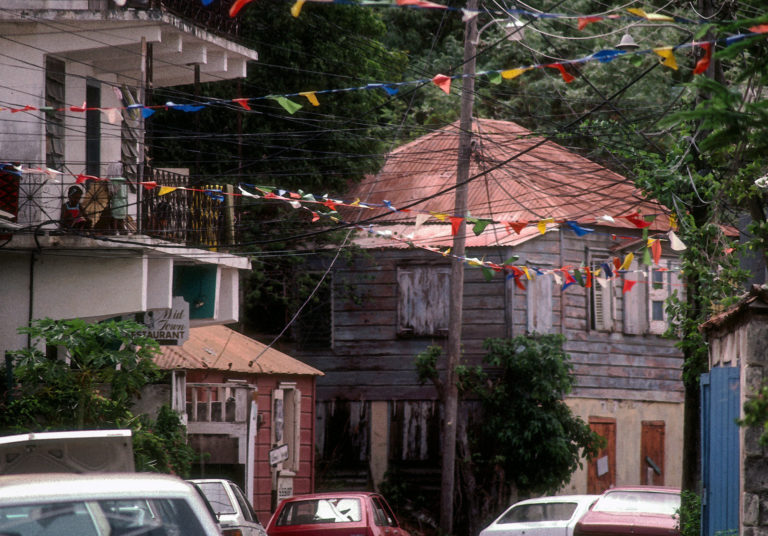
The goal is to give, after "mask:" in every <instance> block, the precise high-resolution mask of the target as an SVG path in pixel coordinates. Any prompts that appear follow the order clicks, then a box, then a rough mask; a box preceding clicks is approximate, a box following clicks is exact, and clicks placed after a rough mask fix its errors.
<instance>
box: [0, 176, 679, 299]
mask: <svg viewBox="0 0 768 536" xmlns="http://www.w3.org/2000/svg"><path fill="white" fill-rule="evenodd" d="M0 169H2V170H3V171H5V172H12V173H16V174H19V175H21V174H41V173H43V174H46V175H48V176H51V177H59V176H61V175H65V173H63V172H60V171H56V170H52V169H49V168H29V167H22V166H16V165H13V164H8V163H6V164H0ZM73 176H74V177H75V183H76V184H82V183H85V182H86V181H93V180H95V181H105V182H108V181H109V180H110V179H108V178H101V177H95V176H91V175H84V174H78V175H73ZM134 184H135V185H137V186H141V187H143V188H144V189H146V190H154V189H158V192H157V195H158V196H164V195H168V194H170V193H172V192H174V191H177V190H182V191H185V190H186V191H194V192H201V193H203V194H205V195H208V196H210V197H212V198H213V199H214V200H217V201H223V200H224V196H226V195H231V196H244V197H249V198H256V199H264V200H277V201H284V202H286V203H288V204H289V205H290V206H291V207H293V208H294V209H305V210H309V211H310V212H311V213H312V221H313V222H316V221H319V220H320V219H323V218H324V219H327V220H330V221H332V222H334V223H336V224H345V225H347V226H349V227H353V228H355V229H356V230H358V231H360V232H363V233H367V234H369V235H371V236H373V237H375V238H381V239H386V240H393V241H397V242H400V243H402V244H404V245H406V246H407V247H409V248H416V249H421V250H424V251H427V252H430V253H435V254H439V255H442V256H443V257H448V258H452V259H455V260H457V261H459V262H462V263H465V264H466V265H468V266H470V267H478V268H480V269H482V271H483V274H484V276H485V277H486V278H487V279H491V278H492V277H493V275H494V274H495V273H499V272H503V273H506V274H507V277H508V278H513V279H514V283H515V285H516V286H517V287H518V288H520V289H521V290H525V289H526V287H525V283H524V282H525V281H533V280H535V279H536V277H537V276H542V275H551V276H552V278H553V279H554V281H555V282H556V283H557V284H558V285H559V286H561V287H562V290H565V289H567V288H568V287H569V286H570V285H573V284H578V285H579V286H581V287H585V288H589V287H591V286H592V281H593V280H595V281H598V282H599V283H600V284H601V285H603V286H605V285H606V284H607V281H610V280H612V279H616V278H618V276H619V275H624V283H623V289H622V290H623V292H625V293H626V292H630V291H631V290H632V288H633V287H634V285H635V284H637V283H638V282H640V280H639V279H635V280H633V279H628V278H627V277H626V274H628V273H632V272H637V273H644V272H643V271H642V270H631V265H632V263H633V261H634V260H635V256H636V254H637V255H638V256H639V255H642V257H641V260H642V264H644V265H646V266H655V268H654V269H655V270H658V271H670V269H669V268H664V267H661V266H660V260H661V255H662V245H661V242H662V241H665V242H666V241H668V242H669V243H670V247H671V249H672V250H674V251H682V250H685V249H686V246H685V244H684V243H683V242H682V241H681V240H680V239H679V238H678V237H677V235H676V234H675V232H674V230H673V229H674V228H676V225H675V221H674V218H672V217H670V227H671V229H670V230H669V231H667V232H665V233H657V234H655V235H654V236H649V232H648V228H649V227H650V225H651V224H652V222H653V221H654V219H655V217H656V216H655V215H646V216H642V215H640V214H639V213H637V212H635V213H633V214H628V215H623V216H616V217H615V218H614V217H612V216H608V215H603V216H600V217H596V218H595V221H596V223H600V222H612V223H615V222H616V219H619V218H621V219H626V220H627V221H628V222H630V223H632V224H633V225H634V226H635V227H636V228H638V229H641V230H642V239H641V240H642V242H643V244H644V245H643V246H642V247H641V248H639V249H638V250H636V251H635V252H630V253H628V254H627V255H626V256H625V257H624V259H623V260H622V259H621V258H620V257H618V256H616V257H613V258H612V259H611V261H607V262H604V263H602V264H601V265H600V266H599V267H598V266H592V267H590V266H586V265H582V266H576V267H574V266H562V267H560V268H554V269H552V268H545V269H542V268H539V267H533V266H525V265H516V264H514V263H515V261H516V260H517V257H513V258H511V259H508V260H507V261H505V262H504V263H503V264H498V263H494V262H491V261H487V260H485V259H479V258H474V257H466V256H455V255H453V254H451V248H447V249H444V250H440V248H437V247H431V246H425V245H419V244H417V243H416V242H415V237H414V235H415V232H416V231H417V230H418V228H419V227H420V226H421V225H422V224H424V223H426V221H427V220H428V219H429V218H430V217H434V218H435V219H436V220H437V221H438V222H443V223H446V222H450V224H451V235H454V236H455V235H456V233H457V232H458V230H459V228H460V226H461V224H462V223H467V224H468V225H472V229H473V232H474V233H475V235H480V234H481V233H482V232H483V231H484V230H485V228H486V227H487V226H488V225H489V224H502V225H504V227H505V228H506V229H507V233H508V234H510V233H512V232H516V233H517V234H520V233H521V232H522V230H523V229H525V228H526V227H529V226H535V227H536V228H537V229H538V231H539V233H540V234H545V233H547V232H549V231H553V230H559V229H561V228H563V229H566V230H570V231H572V232H574V234H575V235H576V236H579V237H581V236H584V235H586V234H589V233H595V232H596V231H595V229H589V228H585V227H583V226H581V225H579V224H578V223H577V222H575V221H569V220H557V219H555V218H546V219H542V220H538V221H536V222H527V221H495V220H492V219H479V218H472V217H459V216H455V215H450V214H448V213H441V212H432V211H416V210H413V209H397V208H395V207H393V206H392V205H391V203H389V202H387V201H384V202H383V203H364V202H361V201H360V200H359V199H356V200H355V201H352V202H349V201H344V200H340V199H334V198H331V197H329V196H328V195H327V194H325V195H322V196H318V195H315V194H311V193H304V192H302V191H298V192H293V191H289V190H283V189H280V188H277V187H272V186H257V185H253V184H245V183H243V184H240V185H238V190H239V193H234V192H224V191H223V190H221V189H217V188H190V187H168V186H158V184H157V183H156V182H155V181H140V182H135V183H134ZM249 189H250V190H254V191H255V192H256V193H254V191H249ZM307 204H310V205H311V204H319V205H322V206H324V207H326V208H328V209H329V211H328V212H321V211H317V210H313V209H311V208H308V207H307V206H306V205H307ZM340 206H344V207H355V208H360V209H382V208H384V209H386V210H389V211H392V212H403V213H415V214H416V217H417V221H416V224H415V225H414V232H413V233H410V234H408V235H406V236H400V235H398V234H397V233H396V232H393V231H391V230H379V229H376V228H375V227H374V225H372V224H369V225H368V226H363V225H358V224H354V223H349V222H345V221H343V220H342V219H341V218H340V217H339V213H338V212H337V210H336V209H337V208H338V207H340ZM598 234H606V235H610V236H611V238H612V239H613V240H617V239H624V240H638V238H637V237H636V236H621V235H618V234H615V233H598Z"/></svg>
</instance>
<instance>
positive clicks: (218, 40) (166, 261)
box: [0, 0, 257, 352]
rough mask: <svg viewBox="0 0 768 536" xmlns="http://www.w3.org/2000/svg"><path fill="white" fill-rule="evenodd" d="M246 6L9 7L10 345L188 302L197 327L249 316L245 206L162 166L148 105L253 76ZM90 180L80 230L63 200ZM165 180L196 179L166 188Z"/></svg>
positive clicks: (0, 125)
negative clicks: (74, 324)
mask: <svg viewBox="0 0 768 536" xmlns="http://www.w3.org/2000/svg"><path fill="white" fill-rule="evenodd" d="M231 4H232V0H217V2H214V3H212V4H211V5H210V6H204V5H203V4H202V2H200V0H194V1H193V0H4V1H3V2H2V7H0V64H1V65H2V69H1V71H2V73H3V77H2V78H3V82H2V83H0V351H1V352H5V351H8V350H15V349H18V348H22V347H24V346H26V345H27V344H28V341H27V337H26V336H21V335H19V334H18V332H17V330H18V328H19V327H22V326H25V325H27V324H28V323H29V321H30V320H33V319H37V318H43V317H49V318H54V319H68V318H83V319H88V320H93V321H98V320H101V319H106V318H113V317H117V316H125V315H133V314H136V313H139V314H140V313H143V312H147V311H150V310H155V311H156V310H159V309H162V310H168V309H170V308H171V307H172V304H173V301H174V297H179V296H181V297H183V298H184V300H185V301H186V302H187V303H189V318H190V325H191V326H200V325H209V324H225V323H230V322H234V321H236V320H237V318H238V309H239V303H238V293H239V291H238V281H239V277H238V273H239V271H241V270H245V269H248V268H250V262H249V260H248V259H246V258H243V257H239V256H237V255H233V254H228V253H225V252H224V251H226V246H227V244H229V243H231V241H232V235H231V234H226V233H225V232H224V229H227V228H228V229H231V228H232V226H231V225H226V224H227V222H228V221H229V222H230V223H231V220H228V219H227V218H228V217H230V218H231V216H230V214H232V212H233V211H232V210H231V205H229V204H228V200H229V199H225V200H224V201H221V199H212V198H211V196H207V195H205V193H204V192H203V193H201V192H200V191H195V190H193V189H192V188H189V189H187V188H185V187H186V186H190V184H189V183H188V180H189V179H188V176H187V175H188V174H187V173H186V172H185V170H174V171H173V172H171V171H169V170H158V169H153V168H151V167H150V166H147V165H146V161H145V158H144V154H145V151H144V147H145V144H146V142H147V140H145V129H144V127H145V125H144V118H143V117H142V113H141V111H142V106H141V104H142V103H144V102H148V101H144V99H145V98H147V91H149V90H151V88H159V87H168V86H175V85H180V84H192V83H194V82H198V81H199V82H206V81H218V80H227V79H233V78H239V77H244V76H245V75H246V64H247V62H248V61H253V60H256V59H257V54H256V52H255V51H253V50H250V49H248V48H246V47H243V46H241V45H238V44H237V43H236V42H235V40H234V39H235V36H236V30H237V24H238V22H237V19H233V18H230V17H228V15H227V9H228V7H229V5H231ZM85 176H88V178H87V179H86V177H85ZM120 177H122V178H123V179H124V180H120V179H119V178H120ZM116 178H117V179H118V180H111V179H116ZM107 179H110V180H107ZM149 182H152V183H156V184H157V187H152V188H149V187H147V186H146V184H147V183H149ZM75 184H79V185H80V189H81V193H82V201H81V207H80V209H79V210H80V214H79V215H80V216H86V217H87V218H88V220H89V221H88V222H87V223H86V224H85V225H82V226H79V225H76V226H75V227H74V228H71V227H70V226H69V224H64V225H62V223H61V220H62V207H63V205H64V204H65V203H67V201H68V200H67V192H68V190H69V189H70V188H71V187H72V186H73V185H75ZM160 186H169V187H174V188H179V187H180V188H179V189H177V190H174V191H172V192H171V193H167V194H166V195H163V196H162V197H161V196H160V195H158V194H159V190H160V188H159V187H160ZM225 197H227V198H230V199H231V197H232V196H225ZM65 212H66V211H65Z"/></svg>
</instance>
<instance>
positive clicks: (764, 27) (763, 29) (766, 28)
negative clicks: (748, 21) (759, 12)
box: [749, 24, 768, 33]
mask: <svg viewBox="0 0 768 536" xmlns="http://www.w3.org/2000/svg"><path fill="white" fill-rule="evenodd" d="M749 31H750V32H753V33H768V24H758V25H757V26H751V27H750V28H749Z"/></svg>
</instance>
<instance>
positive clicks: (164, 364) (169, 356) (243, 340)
mask: <svg viewBox="0 0 768 536" xmlns="http://www.w3.org/2000/svg"><path fill="white" fill-rule="evenodd" d="M161 350H162V353H161V354H160V355H158V356H157V357H155V363H157V365H158V366H159V367H160V368H161V369H165V370H173V369H185V370H201V369H214V370H226V371H232V372H252V373H258V374H299V375H311V376H324V374H323V373H322V372H321V371H319V370H317V369H316V368H313V367H310V366H309V365H306V364H304V363H302V362H301V361H299V360H298V359H295V358H293V357H291V356H289V355H288V354H284V353H282V352H280V351H278V350H275V349H274V348H267V345H265V344H262V343H260V342H259V341H256V340H254V339H251V338H250V337H246V336H245V335H243V334H242V333H238V332H237V331H235V330H233V329H230V328H228V327H226V326H205V327H198V328H191V329H190V330H189V340H187V342H185V343H184V344H183V345H182V346H162V347H161ZM254 359H256V360H255V361H254V362H253V365H252V366H250V365H249V363H251V361H252V360H254Z"/></svg>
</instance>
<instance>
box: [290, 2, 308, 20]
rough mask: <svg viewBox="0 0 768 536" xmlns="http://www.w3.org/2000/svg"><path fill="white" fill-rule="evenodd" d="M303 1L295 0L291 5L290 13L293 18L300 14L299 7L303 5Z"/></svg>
mask: <svg viewBox="0 0 768 536" xmlns="http://www.w3.org/2000/svg"><path fill="white" fill-rule="evenodd" d="M305 1H306V0H297V1H296V3H295V4H293V6H292V7H291V15H293V17H294V18H298V17H299V15H301V8H302V7H303V6H304V2H305Z"/></svg>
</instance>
